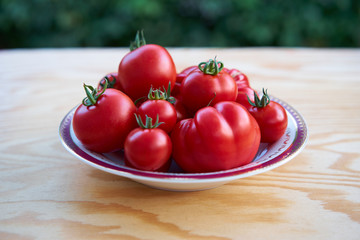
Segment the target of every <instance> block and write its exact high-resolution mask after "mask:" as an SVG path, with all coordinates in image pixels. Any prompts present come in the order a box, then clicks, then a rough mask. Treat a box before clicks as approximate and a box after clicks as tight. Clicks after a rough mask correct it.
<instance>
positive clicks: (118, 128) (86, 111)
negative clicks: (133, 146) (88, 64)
mask: <svg viewBox="0 0 360 240" xmlns="http://www.w3.org/2000/svg"><path fill="white" fill-rule="evenodd" d="M84 89H85V91H86V93H87V98H84V100H83V104H81V105H79V107H78V108H77V109H76V111H75V113H74V117H73V122H72V123H73V129H74V133H75V135H76V137H77V138H78V139H79V141H80V142H81V143H82V144H83V145H84V146H85V147H86V148H87V149H89V150H92V151H95V152H99V153H105V152H113V151H116V150H119V149H122V148H123V146H124V141H125V138H126V136H127V135H128V133H129V132H130V131H131V130H132V129H134V128H135V127H136V119H135V117H134V114H135V112H136V107H135V105H134V103H133V102H132V101H131V99H130V98H129V97H128V96H126V95H125V94H124V93H122V92H121V91H119V90H116V89H107V86H106V84H105V86H104V88H103V90H102V91H101V92H100V93H99V92H98V91H97V90H96V89H94V88H93V87H91V86H88V85H85V84H84ZM89 90H90V91H91V92H90V91H89Z"/></svg>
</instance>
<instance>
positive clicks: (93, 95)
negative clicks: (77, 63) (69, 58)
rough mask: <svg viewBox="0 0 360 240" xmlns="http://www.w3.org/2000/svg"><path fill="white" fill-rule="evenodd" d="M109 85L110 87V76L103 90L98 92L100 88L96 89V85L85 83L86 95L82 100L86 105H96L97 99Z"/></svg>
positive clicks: (106, 79)
mask: <svg viewBox="0 0 360 240" xmlns="http://www.w3.org/2000/svg"><path fill="white" fill-rule="evenodd" d="M107 87H108V78H107V77H106V78H105V83H104V87H103V89H102V90H101V92H98V90H97V89H95V88H94V87H92V86H90V85H86V84H85V83H84V89H85V93H86V97H85V98H84V99H83V100H82V104H83V105H84V106H86V107H89V106H92V105H95V104H96V102H97V100H98V99H99V97H100V96H101V95H102V94H103V93H104V92H105V90H106V89H107Z"/></svg>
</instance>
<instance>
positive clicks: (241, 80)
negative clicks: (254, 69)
mask: <svg viewBox="0 0 360 240" xmlns="http://www.w3.org/2000/svg"><path fill="white" fill-rule="evenodd" d="M224 70H225V71H226V72H227V73H229V74H230V76H231V77H232V78H233V79H234V80H235V82H236V85H237V87H238V89H241V88H245V87H250V84H249V79H248V77H247V76H246V75H245V74H244V73H243V72H241V71H240V70H238V69H235V68H233V69H224Z"/></svg>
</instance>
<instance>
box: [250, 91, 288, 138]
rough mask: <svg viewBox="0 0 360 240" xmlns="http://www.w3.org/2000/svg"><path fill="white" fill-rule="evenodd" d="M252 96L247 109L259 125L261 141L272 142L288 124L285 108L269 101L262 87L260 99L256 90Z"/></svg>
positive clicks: (282, 132) (282, 133)
mask: <svg viewBox="0 0 360 240" xmlns="http://www.w3.org/2000/svg"><path fill="white" fill-rule="evenodd" d="M254 98H255V101H254V102H252V101H249V103H250V104H251V106H250V107H249V108H248V111H249V112H250V114H251V115H252V116H253V117H254V118H255V119H256V121H257V123H258V124H259V126H260V131H261V142H265V143H273V142H275V141H277V140H279V139H280V138H281V137H282V136H283V135H284V133H285V131H286V128H287V125H288V119H287V114H286V111H285V109H284V108H283V106H281V105H280V104H279V103H277V102H274V101H271V100H270V97H269V95H268V94H267V91H266V90H264V89H263V96H262V98H261V99H260V98H259V96H258V95H257V93H256V92H254Z"/></svg>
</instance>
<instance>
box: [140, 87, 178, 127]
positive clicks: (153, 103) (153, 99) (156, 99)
mask: <svg viewBox="0 0 360 240" xmlns="http://www.w3.org/2000/svg"><path fill="white" fill-rule="evenodd" d="M169 94H170V84H169V88H168V92H162V91H160V90H159V89H156V90H153V89H152V88H151V89H150V92H149V94H148V100H146V101H145V102H144V103H142V104H141V105H140V107H139V108H138V110H137V113H138V114H139V116H140V117H141V118H143V119H145V117H146V116H148V117H150V118H152V119H155V118H156V117H157V116H158V117H159V121H160V122H162V123H163V124H161V125H160V126H159V128H160V129H162V130H164V131H165V132H167V133H169V132H171V130H172V129H173V128H174V126H175V124H176V120H177V113H176V109H175V107H174V105H173V104H172V103H171V102H170V101H172V100H173V99H170V96H169Z"/></svg>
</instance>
